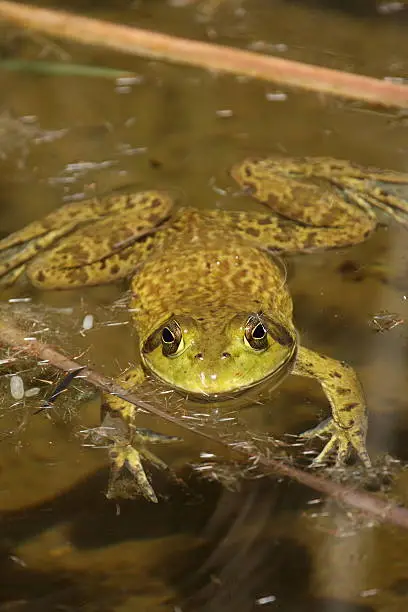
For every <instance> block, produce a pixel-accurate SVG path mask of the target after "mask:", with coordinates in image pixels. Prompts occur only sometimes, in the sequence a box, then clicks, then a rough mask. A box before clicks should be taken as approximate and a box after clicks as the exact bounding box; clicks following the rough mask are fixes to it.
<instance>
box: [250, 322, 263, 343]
mask: <svg viewBox="0 0 408 612" xmlns="http://www.w3.org/2000/svg"><path fill="white" fill-rule="evenodd" d="M265 334H266V329H265V328H264V326H263V325H262V323H258V325H257V326H256V327H254V329H253V331H252V337H253V338H254V339H255V340H262V338H264V337H265Z"/></svg>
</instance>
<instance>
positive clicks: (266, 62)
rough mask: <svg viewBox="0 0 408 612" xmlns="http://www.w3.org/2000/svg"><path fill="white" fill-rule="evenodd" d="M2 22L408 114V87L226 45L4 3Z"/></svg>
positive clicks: (0, 16)
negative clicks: (396, 109)
mask: <svg viewBox="0 0 408 612" xmlns="http://www.w3.org/2000/svg"><path fill="white" fill-rule="evenodd" d="M0 19H3V20H4V21H8V22H10V23H13V24H14V25H17V26H21V27H24V28H31V29H33V30H37V31H38V32H42V33H43V34H47V35H49V36H52V37H56V38H65V39H68V40H74V41H77V42H79V43H82V44H87V45H97V46H102V47H110V48H111V49H115V50H116V51H122V52H124V53H130V54H133V55H139V56H141V57H149V58H155V59H162V60H166V61H170V62H176V63H179V64H188V65H190V66H198V67H200V68H205V69H207V70H213V71H217V72H226V73H230V74H240V75H246V76H249V77H253V78H256V79H261V80H265V81H272V82H275V83H279V84H281V85H286V86H290V87H300V88H302V89H307V90H310V91H317V92H320V93H326V94H331V95H336V96H342V97H344V98H349V99H352V100H360V101H363V102H367V103H371V104H379V105H383V106H391V107H397V108H408V87H407V86H405V85H400V84H397V83H391V82H388V81H382V80H380V79H375V78H371V77H367V76H362V75H357V74H350V73H347V72H341V71H338V70H331V69H328V68H322V67H320V66H311V65H309V64H303V63H300V62H294V61H291V60H287V59H283V58H277V57H270V56H265V55H261V54H259V53H253V52H250V51H243V50H241V49H234V48H232V47H226V46H221V45H214V44H210V43H205V42H198V41H194V40H187V39H185V38H177V37H175V36H169V35H165V34H160V33H158V32H152V31H149V30H141V29H139V28H131V27H128V26H125V25H119V24H115V23H109V22H107V21H100V20H97V19H91V18H88V17H80V16H76V15H71V14H69V13H66V12H63V11H53V10H48V9H41V8H37V7H34V6H30V5H27V4H20V3H18V4H16V3H14V2H1V1H0Z"/></svg>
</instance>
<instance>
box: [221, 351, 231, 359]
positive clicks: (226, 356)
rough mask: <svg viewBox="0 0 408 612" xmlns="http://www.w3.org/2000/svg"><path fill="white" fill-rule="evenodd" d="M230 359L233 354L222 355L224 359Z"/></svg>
mask: <svg viewBox="0 0 408 612" xmlns="http://www.w3.org/2000/svg"><path fill="white" fill-rule="evenodd" d="M229 357H231V353H227V352H225V353H222V355H221V358H222V359H228V358H229Z"/></svg>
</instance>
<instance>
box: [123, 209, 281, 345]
mask: <svg viewBox="0 0 408 612" xmlns="http://www.w3.org/2000/svg"><path fill="white" fill-rule="evenodd" d="M225 218H227V215H226V216H225ZM228 218H229V216H228ZM132 294H133V304H132V306H133V307H134V308H135V311H136V315H135V319H136V323H137V326H138V327H139V331H140V332H141V333H142V335H144V334H145V333H147V332H148V331H149V330H150V329H151V327H152V326H153V325H156V324H157V323H158V321H164V320H165V319H166V318H167V317H168V316H170V315H171V314H172V313H174V312H177V313H178V314H184V313H185V314H191V313H193V314H194V315H195V316H199V314H200V311H201V310H203V311H206V314H207V312H208V309H209V308H212V309H213V310H214V313H216V312H217V311H218V312H219V316H221V314H220V309H222V307H223V306H224V305H225V304H229V305H232V304H234V305H235V307H236V310H237V311H253V312H258V311H261V310H263V311H275V310H280V311H281V313H282V314H283V313H285V314H286V315H288V316H289V317H290V315H291V309H292V305H291V300H290V297H289V294H288V292H287V290H286V286H285V278H284V268H283V264H282V262H281V261H280V260H279V259H277V258H276V257H273V256H272V255H271V254H269V253H267V252H266V251H263V250H261V249H260V248H258V247H257V246H256V245H254V244H251V242H250V240H249V239H247V238H245V237H243V236H242V235H240V234H239V233H238V232H235V231H234V227H233V226H232V225H231V224H230V223H226V222H224V215H223V213H222V211H217V212H216V213H215V214H214V212H209V213H206V212H202V211H199V210H196V209H190V208H187V209H181V210H180V211H179V212H178V213H177V214H176V216H175V218H174V221H173V223H172V225H171V227H170V228H169V229H167V230H166V231H165V232H164V233H163V235H162V239H161V240H160V243H159V245H158V248H156V250H155V252H154V254H153V255H152V256H151V257H150V258H149V259H148V260H147V261H146V263H145V264H144V266H143V268H142V269H141V270H140V271H139V272H138V273H137V274H136V275H135V277H134V278H133V281H132Z"/></svg>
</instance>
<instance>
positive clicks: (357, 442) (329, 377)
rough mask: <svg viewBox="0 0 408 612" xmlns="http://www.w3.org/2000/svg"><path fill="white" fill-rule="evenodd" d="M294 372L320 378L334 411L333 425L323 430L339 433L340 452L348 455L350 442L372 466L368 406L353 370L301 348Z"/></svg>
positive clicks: (343, 364)
mask: <svg viewBox="0 0 408 612" xmlns="http://www.w3.org/2000/svg"><path fill="white" fill-rule="evenodd" d="M293 373H294V374H297V375H299V376H307V377H310V378H316V379H317V380H318V381H319V382H320V384H321V386H322V388H323V391H324V393H325V395H326V397H327V398H328V400H329V402H330V405H331V409H332V425H331V426H330V425H329V426H326V427H325V428H323V429H326V430H327V431H328V432H329V431H330V430H331V433H336V435H337V437H338V442H339V444H340V452H344V443H345V442H348V443H349V444H351V446H353V447H354V448H355V450H356V451H357V453H358V455H359V456H360V458H361V459H362V460H363V462H364V463H366V464H367V465H369V462H370V460H369V458H368V455H367V451H366V448H365V439H366V434H367V411H366V404H365V398H364V394H363V390H362V388H361V384H360V382H359V380H358V378H357V375H356V373H355V371H354V370H353V368H351V367H350V366H349V365H347V364H345V363H343V362H340V361H336V360H335V359H331V358H330V357H326V356H324V355H320V354H318V353H315V352H313V351H310V350H309V349H306V348H303V347H301V348H300V349H299V353H298V358H297V362H296V366H295V369H294V371H293ZM317 429H318V428H316V433H318V431H317ZM329 444H330V442H329Z"/></svg>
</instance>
